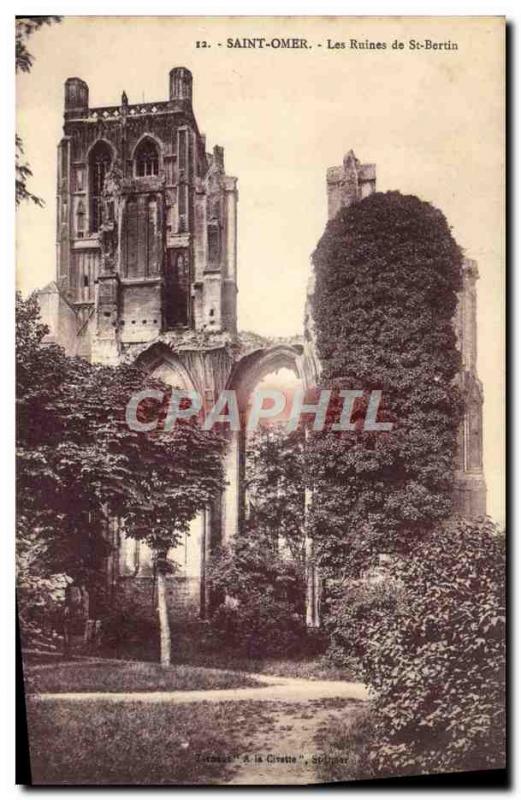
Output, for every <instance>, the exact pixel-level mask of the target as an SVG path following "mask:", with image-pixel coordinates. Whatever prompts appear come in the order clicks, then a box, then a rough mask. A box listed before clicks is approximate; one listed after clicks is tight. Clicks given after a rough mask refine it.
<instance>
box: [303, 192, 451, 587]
mask: <svg viewBox="0 0 521 800" xmlns="http://www.w3.org/2000/svg"><path fill="white" fill-rule="evenodd" d="M313 264H314V268H315V273H316V289H315V293H314V296H313V301H312V302H313V316H314V320H315V324H316V336H317V342H316V344H317V350H318V355H319V358H320V361H321V364H322V366H323V376H322V379H323V385H324V386H326V387H328V388H331V389H334V390H335V391H336V390H340V389H356V390H363V391H364V392H365V395H364V397H363V398H360V399H359V400H358V401H357V403H356V404H355V408H354V413H353V420H354V422H355V424H356V430H355V431H353V432H343V433H338V432H334V431H332V429H331V425H330V424H329V423H331V422H332V421H333V420H332V419H330V420H329V422H328V425H326V428H325V430H324V431H323V432H321V433H315V434H313V435H312V437H311V447H310V452H309V458H310V463H309V472H310V475H311V476H312V483H313V489H314V503H313V509H312V524H313V531H314V537H315V542H316V546H317V551H318V554H319V557H320V558H321V564H322V569H323V570H324V571H325V574H326V575H327V574H330V575H334V574H336V575H338V573H339V571H340V572H344V573H346V574H351V575H354V576H357V575H358V574H359V573H360V570H361V569H362V568H364V567H367V566H368V565H370V564H371V562H374V563H376V561H377V558H378V555H379V554H381V553H382V552H384V553H385V552H393V551H395V552H407V550H408V549H409V548H410V547H411V545H412V542H414V540H415V539H416V538H417V537H419V536H422V535H424V534H425V532H426V531H428V529H429V528H430V527H432V526H433V525H435V524H437V523H438V522H439V521H440V520H442V519H444V518H445V517H447V515H448V514H449V513H450V511H451V502H452V500H451V493H452V481H453V463H454V454H455V446H456V434H457V428H458V425H459V422H460V419H461V402H460V398H459V394H458V390H457V388H456V386H455V383H454V379H455V377H456V375H457V372H458V369H459V366H460V356H459V353H458V350H457V347H456V340H455V333H454V329H453V322H452V320H453V316H454V313H455V310H456V303H457V292H458V290H459V289H460V286H461V266H462V254H461V250H460V248H459V247H458V245H457V244H456V242H455V241H454V239H453V237H452V235H451V233H450V230H449V227H448V225H447V222H446V220H445V217H444V216H443V214H442V213H441V212H440V211H439V210H437V209H435V208H434V207H433V206H431V205H430V204H429V203H425V202H422V201H420V200H419V199H418V198H416V197H412V196H404V195H401V194H400V193H398V192H388V193H377V194H374V195H371V196H370V197H368V198H365V199H364V200H362V201H361V202H360V203H357V204H355V205H353V206H351V207H350V208H344V209H341V211H340V212H339V213H338V214H337V216H336V217H335V218H334V219H332V220H331V221H330V222H329V223H328V225H327V228H326V230H325V232H324V234H323V236H322V238H321V240H320V241H319V243H318V246H317V248H316V250H315V252H314V254H313ZM374 389H379V390H381V391H382V407H381V410H380V416H379V421H382V422H383V421H388V422H389V421H390V422H392V423H393V429H392V431H390V432H385V433H384V432H381V431H377V432H372V431H364V430H363V420H364V419H365V411H366V407H367V392H369V391H370V390H374ZM333 406H334V403H333Z"/></svg>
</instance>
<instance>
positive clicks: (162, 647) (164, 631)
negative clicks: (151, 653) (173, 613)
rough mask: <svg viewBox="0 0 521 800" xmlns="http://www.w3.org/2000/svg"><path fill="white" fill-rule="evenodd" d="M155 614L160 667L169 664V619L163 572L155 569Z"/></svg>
mask: <svg viewBox="0 0 521 800" xmlns="http://www.w3.org/2000/svg"><path fill="white" fill-rule="evenodd" d="M157 615H158V619H159V652H160V661H161V666H162V667H168V666H169V665H170V646H171V640H170V621H169V619H168V607H167V603H166V580H165V573H164V572H162V570H160V569H158V571H157Z"/></svg>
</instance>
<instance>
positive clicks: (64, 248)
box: [44, 67, 237, 364]
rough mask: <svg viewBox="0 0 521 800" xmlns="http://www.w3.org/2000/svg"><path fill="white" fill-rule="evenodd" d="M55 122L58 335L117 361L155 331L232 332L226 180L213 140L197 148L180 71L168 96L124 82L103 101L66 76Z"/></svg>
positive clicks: (75, 349) (188, 86) (186, 80)
mask: <svg viewBox="0 0 521 800" xmlns="http://www.w3.org/2000/svg"><path fill="white" fill-rule="evenodd" d="M63 132H64V135H63V138H62V140H61V142H60V144H59V146H58V177H57V237H56V238H57V276H56V287H52V286H51V287H49V288H48V293H49V297H48V300H47V304H48V309H47V312H48V315H49V316H50V317H51V318H52V317H53V316H54V317H55V320H56V322H57V323H58V328H59V339H60V343H63V344H65V346H66V349H67V351H68V352H70V353H74V354H78V355H82V356H84V357H86V358H89V359H92V360H93V361H98V362H101V363H106V364H116V363H117V362H118V361H119V360H120V358H121V356H122V355H124V354H125V352H126V350H128V348H129V346H131V345H133V344H136V343H140V344H143V343H146V342H151V341H153V340H155V339H157V337H158V335H159V334H161V333H163V332H165V331H175V330H179V329H187V328H189V329H192V330H195V331H205V330H206V331H209V332H220V331H229V332H232V333H234V332H235V330H236V294H237V274H236V271H237V257H236V219H237V212H236V205H237V180H236V178H231V177H229V176H227V175H226V173H225V168H224V152H223V149H222V148H221V147H218V146H216V147H214V148H213V151H212V152H211V153H207V152H206V141H205V137H204V135H203V134H201V133H200V131H199V127H198V125H197V121H196V119H195V116H194V112H193V109H192V75H191V73H190V72H189V71H188V70H187V69H185V68H183V67H178V68H175V69H173V70H171V72H170V76H169V96H168V99H167V100H162V101H158V102H156V103H139V104H130V103H129V101H128V98H127V96H126V94H125V92H123V94H122V96H121V102H120V103H119V105H115V106H108V107H103V108H91V107H90V106H89V87H88V86H87V84H86V83H84V81H82V80H80V79H79V78H69V79H68V80H67V81H66V83H65V105H64V126H63ZM44 302H45V301H44ZM54 327H55V326H53V328H54Z"/></svg>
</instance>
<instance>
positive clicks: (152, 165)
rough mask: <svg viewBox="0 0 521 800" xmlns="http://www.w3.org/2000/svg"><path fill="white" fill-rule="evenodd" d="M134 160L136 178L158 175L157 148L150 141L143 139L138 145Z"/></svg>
mask: <svg viewBox="0 0 521 800" xmlns="http://www.w3.org/2000/svg"><path fill="white" fill-rule="evenodd" d="M134 159H135V164H136V168H135V169H136V176H137V177H138V178H146V177H148V176H150V175H158V174H159V153H158V149H157V146H156V145H155V144H154V142H153V141H151V139H144V140H143V141H142V142H141V144H139V145H138V147H137V148H136V153H135V156H134Z"/></svg>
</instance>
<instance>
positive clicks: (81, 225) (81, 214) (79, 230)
mask: <svg viewBox="0 0 521 800" xmlns="http://www.w3.org/2000/svg"><path fill="white" fill-rule="evenodd" d="M84 233H85V206H84V205H83V200H80V202H79V203H78V207H77V209H76V235H77V237H78V239H83V235H84Z"/></svg>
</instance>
